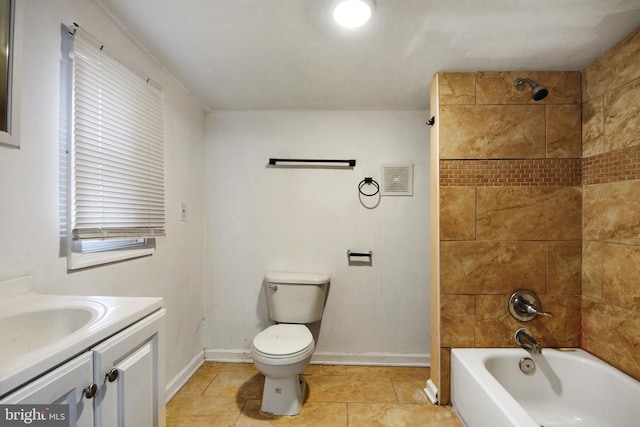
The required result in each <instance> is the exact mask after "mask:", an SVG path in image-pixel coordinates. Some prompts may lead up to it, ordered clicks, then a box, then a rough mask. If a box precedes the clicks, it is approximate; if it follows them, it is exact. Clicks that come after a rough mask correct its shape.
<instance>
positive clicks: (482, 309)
mask: <svg viewBox="0 0 640 427" xmlns="http://www.w3.org/2000/svg"><path fill="white" fill-rule="evenodd" d="M517 289H519V288H517V287H515V288H514V287H511V288H510V289H509V290H508V292H506V293H505V294H503V295H478V296H477V297H476V310H477V313H476V318H477V319H476V347H515V346H516V343H515V340H514V334H515V332H516V330H518V328H521V327H522V326H521V325H520V324H521V323H522V322H519V321H518V320H516V319H514V318H513V316H511V314H510V313H509V309H508V307H507V303H508V301H509V296H510V295H511V293H512V292H513V291H515V290H517Z"/></svg>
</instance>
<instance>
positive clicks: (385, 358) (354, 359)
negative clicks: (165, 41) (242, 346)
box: [204, 349, 431, 367]
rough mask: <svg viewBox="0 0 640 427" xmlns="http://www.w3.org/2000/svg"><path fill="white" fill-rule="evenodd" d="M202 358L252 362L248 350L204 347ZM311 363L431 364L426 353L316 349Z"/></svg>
mask: <svg viewBox="0 0 640 427" xmlns="http://www.w3.org/2000/svg"><path fill="white" fill-rule="evenodd" d="M204 359H205V360H207V361H210V362H232V363H253V359H251V351H249V350H216V349H205V350H204ZM311 363H312V364H315V365H371V366H419V367H429V366H431V357H430V355H428V354H396V353H334V352H328V351H316V352H315V353H313V357H312V358H311Z"/></svg>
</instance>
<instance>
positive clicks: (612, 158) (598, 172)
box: [582, 146, 640, 185]
mask: <svg viewBox="0 0 640 427" xmlns="http://www.w3.org/2000/svg"><path fill="white" fill-rule="evenodd" d="M582 170H583V177H582V181H583V184H584V185H590V184H603V183H607V182H618V181H629V180H633V179H640V146H636V147H627V148H623V149H621V150H615V151H610V152H607V153H602V154H597V155H595V156H591V157H585V158H584V159H583V160H582Z"/></svg>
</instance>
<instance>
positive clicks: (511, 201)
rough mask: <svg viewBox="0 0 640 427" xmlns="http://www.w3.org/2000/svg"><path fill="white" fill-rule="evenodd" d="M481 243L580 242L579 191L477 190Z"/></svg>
mask: <svg viewBox="0 0 640 427" xmlns="http://www.w3.org/2000/svg"><path fill="white" fill-rule="evenodd" d="M477 191H478V200H477V217H478V221H477V231H476V235H477V239H478V240H578V239H580V235H581V232H580V222H581V221H580V216H581V207H582V192H581V190H580V188H579V187H482V188H478V190H477Z"/></svg>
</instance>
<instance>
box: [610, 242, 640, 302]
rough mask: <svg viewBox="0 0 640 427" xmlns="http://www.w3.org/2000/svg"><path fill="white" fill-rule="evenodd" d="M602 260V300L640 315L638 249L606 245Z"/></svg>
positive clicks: (639, 259) (639, 251) (639, 255)
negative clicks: (603, 261) (630, 309)
mask: <svg viewBox="0 0 640 427" xmlns="http://www.w3.org/2000/svg"><path fill="white" fill-rule="evenodd" d="M604 259H605V260H607V261H606V262H605V263H604V267H603V273H602V275H603V283H602V292H603V294H604V299H605V300H606V301H607V302H609V303H612V304H615V305H618V306H620V307H623V308H633V309H634V310H635V311H636V312H638V314H640V247H638V246H629V245H607V246H606V249H605V253H604Z"/></svg>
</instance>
